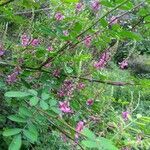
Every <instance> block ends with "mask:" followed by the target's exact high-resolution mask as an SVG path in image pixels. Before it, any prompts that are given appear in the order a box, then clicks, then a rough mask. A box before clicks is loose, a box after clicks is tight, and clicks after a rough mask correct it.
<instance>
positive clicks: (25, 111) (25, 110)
mask: <svg viewBox="0 0 150 150" xmlns="http://www.w3.org/2000/svg"><path fill="white" fill-rule="evenodd" d="M19 114H20V115H23V116H28V117H31V116H32V112H31V111H30V110H29V109H28V108H26V107H23V106H21V107H19Z"/></svg>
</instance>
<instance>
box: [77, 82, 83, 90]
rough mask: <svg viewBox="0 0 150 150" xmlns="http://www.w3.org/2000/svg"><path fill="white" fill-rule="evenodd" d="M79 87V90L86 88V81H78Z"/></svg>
mask: <svg viewBox="0 0 150 150" xmlns="http://www.w3.org/2000/svg"><path fill="white" fill-rule="evenodd" d="M76 88H77V89H79V90H82V89H84V88H85V84H84V83H82V82H80V83H78V85H77V87H76Z"/></svg>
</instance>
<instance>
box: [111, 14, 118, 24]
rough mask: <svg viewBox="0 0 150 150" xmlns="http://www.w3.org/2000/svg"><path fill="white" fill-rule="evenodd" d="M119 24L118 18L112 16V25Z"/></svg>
mask: <svg viewBox="0 0 150 150" xmlns="http://www.w3.org/2000/svg"><path fill="white" fill-rule="evenodd" d="M117 23H118V19H117V17H116V16H112V17H111V18H110V24H111V25H112V24H117Z"/></svg>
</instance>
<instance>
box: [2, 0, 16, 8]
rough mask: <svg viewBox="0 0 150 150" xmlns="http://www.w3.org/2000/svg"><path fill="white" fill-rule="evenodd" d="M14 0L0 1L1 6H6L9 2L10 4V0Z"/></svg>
mask: <svg viewBox="0 0 150 150" xmlns="http://www.w3.org/2000/svg"><path fill="white" fill-rule="evenodd" d="M13 1H14V0H5V1H0V7H1V6H5V5H7V4H9V3H10V2H13Z"/></svg>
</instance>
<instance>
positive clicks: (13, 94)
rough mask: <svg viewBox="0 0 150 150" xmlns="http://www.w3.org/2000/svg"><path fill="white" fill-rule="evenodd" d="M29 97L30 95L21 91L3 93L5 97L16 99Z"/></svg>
mask: <svg viewBox="0 0 150 150" xmlns="http://www.w3.org/2000/svg"><path fill="white" fill-rule="evenodd" d="M30 95H31V93H27V92H21V91H9V92H6V93H5V96H6V97H18V98H22V97H27V96H30Z"/></svg>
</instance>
